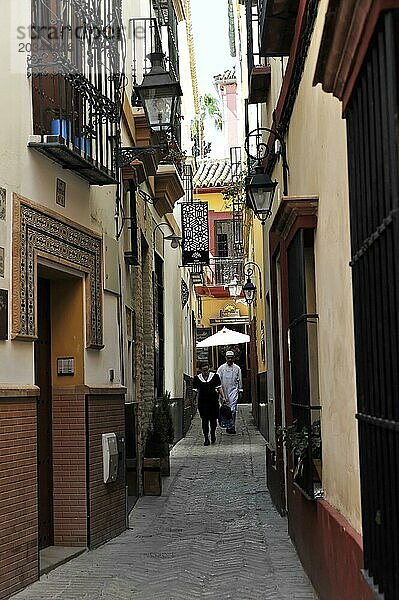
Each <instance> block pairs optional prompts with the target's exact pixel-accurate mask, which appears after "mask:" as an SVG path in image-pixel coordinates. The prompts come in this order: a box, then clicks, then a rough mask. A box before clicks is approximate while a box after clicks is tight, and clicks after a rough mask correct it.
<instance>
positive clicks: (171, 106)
mask: <svg viewBox="0 0 399 600" xmlns="http://www.w3.org/2000/svg"><path fill="white" fill-rule="evenodd" d="M149 58H150V60H151V64H152V67H151V70H150V72H149V73H146V75H144V78H143V82H142V84H141V85H137V86H135V88H134V91H135V93H136V95H137V97H138V98H139V99H140V101H141V103H142V105H143V108H144V110H145V113H146V116H147V119H148V122H149V124H150V127H151V129H153V130H154V131H160V130H161V129H168V128H170V127H172V125H173V123H174V120H175V117H176V108H177V98H179V97H180V96H182V95H183V92H182V89H181V87H180V83H179V82H178V81H175V80H174V79H173V78H172V76H171V74H170V73H169V71H166V70H165V69H164V66H163V64H164V59H165V56H164V54H162V53H161V52H153V53H152V54H150V55H149Z"/></svg>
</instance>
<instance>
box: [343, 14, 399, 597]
mask: <svg viewBox="0 0 399 600" xmlns="http://www.w3.org/2000/svg"><path fill="white" fill-rule="evenodd" d="M398 24H399V11H391V12H387V13H385V14H383V16H382V17H381V19H380V21H379V24H378V27H377V29H376V31H375V34H374V38H373V41H372V43H371V45H370V48H369V50H368V54H367V56H366V58H365V61H364V64H363V68H362V72H361V74H360V75H359V78H358V81H357V85H356V88H355V90H354V92H353V94H352V98H351V101H350V104H349V107H348V111H347V127H348V161H349V185H350V222H351V252H352V260H351V267H352V279H353V306H354V321H355V352H356V374H357V399H358V414H357V418H358V421H359V447H360V479H361V493H362V518H363V547H364V569H365V576H366V579H367V580H368V581H369V582H370V583H371V584H372V585H373V587H377V588H378V592H379V593H380V594H383V597H384V598H385V600H394V599H396V598H398V594H399V500H398V492H399V483H398V473H399V402H398V395H399V394H398V392H399V369H398V357H399V316H398V301H399V218H398V217H399V206H398V186H399V172H398V124H397V116H398V66H399V65H398V60H397V57H398V50H399V45H398V42H397V40H398V39H399V38H398V30H399V27H398Z"/></svg>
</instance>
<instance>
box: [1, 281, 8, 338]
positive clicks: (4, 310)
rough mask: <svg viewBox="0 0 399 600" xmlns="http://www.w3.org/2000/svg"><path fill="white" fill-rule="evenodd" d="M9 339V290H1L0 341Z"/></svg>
mask: <svg viewBox="0 0 399 600" xmlns="http://www.w3.org/2000/svg"><path fill="white" fill-rule="evenodd" d="M7 339H8V290H0V340H7Z"/></svg>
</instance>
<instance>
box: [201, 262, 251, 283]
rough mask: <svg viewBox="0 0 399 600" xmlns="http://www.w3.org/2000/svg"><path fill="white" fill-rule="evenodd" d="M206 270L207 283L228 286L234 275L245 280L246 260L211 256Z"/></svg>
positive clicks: (239, 279)
mask: <svg viewBox="0 0 399 600" xmlns="http://www.w3.org/2000/svg"><path fill="white" fill-rule="evenodd" d="M204 270H205V278H206V283H207V285H215V286H227V285H228V284H229V283H230V282H231V281H232V279H233V278H234V277H236V278H237V279H238V281H242V280H243V277H244V261H243V258H231V257H227V256H211V258H210V259H209V265H208V266H206V267H204Z"/></svg>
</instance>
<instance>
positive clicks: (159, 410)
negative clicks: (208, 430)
mask: <svg viewBox="0 0 399 600" xmlns="http://www.w3.org/2000/svg"><path fill="white" fill-rule="evenodd" d="M173 438H174V428H173V421H172V415H171V411H170V393H169V392H165V394H164V395H163V397H162V398H160V399H158V400H156V401H155V402H154V405H153V408H152V420H151V426H150V428H149V430H148V433H147V440H146V445H145V458H144V462H143V485H144V494H146V495H161V493H162V482H161V475H170V459H169V445H170V444H172V443H173Z"/></svg>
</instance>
